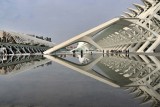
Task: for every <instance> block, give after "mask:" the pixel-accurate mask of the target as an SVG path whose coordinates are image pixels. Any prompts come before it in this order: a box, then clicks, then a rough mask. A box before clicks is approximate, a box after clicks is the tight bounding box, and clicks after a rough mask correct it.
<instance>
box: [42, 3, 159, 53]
mask: <svg viewBox="0 0 160 107" xmlns="http://www.w3.org/2000/svg"><path fill="white" fill-rule="evenodd" d="M142 1H143V3H144V5H140V4H134V6H135V7H136V9H132V8H129V11H130V12H125V15H122V16H121V17H119V18H114V19H112V20H110V21H108V22H106V23H104V24H101V25H99V26H97V27H95V28H93V29H91V30H89V31H87V32H84V33H82V34H80V35H78V36H75V37H74V38H71V39H69V40H67V41H66V42H64V43H61V44H59V45H57V46H55V47H53V48H51V49H49V50H47V51H45V52H44V54H49V53H51V52H54V51H56V50H59V49H61V48H63V47H65V46H68V45H70V44H73V43H75V42H81V41H85V42H87V43H89V44H91V45H93V46H95V47H96V48H98V49H100V50H109V51H111V50H120V51H124V50H129V51H130V52H146V53H151V52H154V50H155V49H156V48H157V47H158V46H159V44H160V35H159V34H160V30H159V28H160V0H142Z"/></svg>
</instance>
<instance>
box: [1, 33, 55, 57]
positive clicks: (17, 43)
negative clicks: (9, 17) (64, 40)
mask: <svg viewBox="0 0 160 107" xmlns="http://www.w3.org/2000/svg"><path fill="white" fill-rule="evenodd" d="M54 45H55V44H54V43H53V42H51V39H50V38H43V37H39V36H34V35H29V34H23V33H16V32H9V31H0V53H6V54H30V53H42V52H44V51H45V50H47V49H48V48H50V47H53V46H54ZM3 50H4V51H5V52H3Z"/></svg>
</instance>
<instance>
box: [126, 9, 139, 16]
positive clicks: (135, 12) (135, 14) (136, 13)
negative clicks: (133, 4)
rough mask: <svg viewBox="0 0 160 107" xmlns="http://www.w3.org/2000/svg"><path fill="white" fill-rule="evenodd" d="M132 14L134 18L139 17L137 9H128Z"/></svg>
mask: <svg viewBox="0 0 160 107" xmlns="http://www.w3.org/2000/svg"><path fill="white" fill-rule="evenodd" d="M128 10H130V11H131V12H132V13H134V16H137V15H138V11H137V10H136V9H132V8H128Z"/></svg>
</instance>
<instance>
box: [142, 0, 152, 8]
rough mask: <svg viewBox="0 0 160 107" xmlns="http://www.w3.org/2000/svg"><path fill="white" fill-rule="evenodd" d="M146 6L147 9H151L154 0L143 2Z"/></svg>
mask: <svg viewBox="0 0 160 107" xmlns="http://www.w3.org/2000/svg"><path fill="white" fill-rule="evenodd" d="M141 1H142V2H143V3H144V4H145V5H146V6H147V8H150V7H151V6H152V4H153V1H152V0H150V1H149V0H141Z"/></svg>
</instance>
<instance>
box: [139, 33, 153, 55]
mask: <svg viewBox="0 0 160 107" xmlns="http://www.w3.org/2000/svg"><path fill="white" fill-rule="evenodd" d="M153 37H154V36H153V35H152V36H150V37H149V38H148V40H147V41H146V42H145V43H144V44H143V45H142V46H141V47H140V48H139V49H138V50H137V52H144V49H145V48H147V46H148V45H149V44H150V43H151V42H150V40H151V39H152V38H153Z"/></svg>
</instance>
